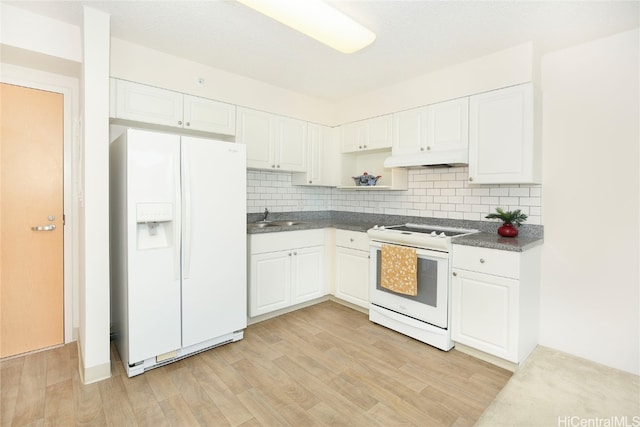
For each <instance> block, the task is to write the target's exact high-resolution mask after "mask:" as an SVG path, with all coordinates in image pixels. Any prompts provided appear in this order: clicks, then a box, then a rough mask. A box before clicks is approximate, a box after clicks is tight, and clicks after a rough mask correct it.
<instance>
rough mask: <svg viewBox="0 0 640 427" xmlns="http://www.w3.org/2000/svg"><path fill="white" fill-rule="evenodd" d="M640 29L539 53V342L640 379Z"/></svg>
mask: <svg viewBox="0 0 640 427" xmlns="http://www.w3.org/2000/svg"><path fill="white" fill-rule="evenodd" d="M639 39H640V34H639V32H638V30H636V31H632V32H627V33H622V34H619V35H615V36H612V37H608V38H604V39H600V40H597V41H594V42H591V43H587V44H583V45H580V46H577V47H573V48H570V49H566V50H562V51H558V52H554V53H551V54H548V55H546V56H545V57H543V62H542V79H543V89H544V102H543V108H544V110H543V111H544V116H543V126H544V133H543V137H544V144H543V188H544V206H543V215H544V225H545V242H544V246H543V262H542V300H541V307H542V313H541V315H542V322H541V343H542V344H543V345H546V346H549V347H553V348H556V349H559V350H562V351H565V352H567V353H571V354H574V355H577V356H581V357H584V358H586V359H590V360H594V361H596V362H600V363H603V364H605V365H609V366H613V367H616V368H619V369H623V370H625V371H629V372H632V373H635V374H639V373H640V353H639V350H638V349H639V347H640V328H639V325H640V318H639V315H638V312H639V311H640V300H639V289H638V288H639V283H640V280H639V274H638V264H639V251H638V239H639V235H638V234H639V224H638V223H639V216H638V215H639V213H638V204H639V176H638V169H639V168H638V166H639V159H638V141H639V130H638V129H639V126H640V123H639V120H640V119H639V117H640V111H639V107H638V102H639V101H638V97H639V84H638V76H639V69H638V63H639V54H638V52H639V50H640V46H639Z"/></svg>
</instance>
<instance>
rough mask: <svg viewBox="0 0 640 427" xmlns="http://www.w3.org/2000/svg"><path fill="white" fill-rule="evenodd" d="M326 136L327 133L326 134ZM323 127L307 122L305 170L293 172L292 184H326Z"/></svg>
mask: <svg viewBox="0 0 640 427" xmlns="http://www.w3.org/2000/svg"><path fill="white" fill-rule="evenodd" d="M327 136H328V135H327ZM326 149H327V147H325V127H324V126H320V125H316V124H313V123H307V157H306V167H305V172H304V173H301V174H293V175H292V176H291V183H292V184H294V185H327V184H326V183H325V171H324V166H325V150H326Z"/></svg>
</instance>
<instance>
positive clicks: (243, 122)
mask: <svg viewBox="0 0 640 427" xmlns="http://www.w3.org/2000/svg"><path fill="white" fill-rule="evenodd" d="M236 142H240V143H243V144H246V145H247V167H248V168H256V169H275V166H276V164H275V158H274V156H273V145H274V119H273V116H272V115H271V114H268V113H264V112H262V111H256V110H251V109H249V108H238V127H237V136H236Z"/></svg>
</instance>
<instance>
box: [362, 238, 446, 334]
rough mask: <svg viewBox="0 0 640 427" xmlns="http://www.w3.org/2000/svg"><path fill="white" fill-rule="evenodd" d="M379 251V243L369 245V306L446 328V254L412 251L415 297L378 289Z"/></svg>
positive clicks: (423, 250)
mask: <svg viewBox="0 0 640 427" xmlns="http://www.w3.org/2000/svg"><path fill="white" fill-rule="evenodd" d="M390 244H391V243H390ZM381 249H382V243H380V242H376V241H372V242H371V250H370V254H371V262H370V268H371V270H370V274H369V277H370V285H369V299H370V301H371V303H372V304H375V305H377V306H380V307H383V308H386V309H388V310H392V311H395V312H397V313H400V314H403V315H406V316H409V317H413V318H415V319H418V320H421V321H423V322H426V323H429V324H431V325H434V326H438V327H440V328H443V329H447V327H448V314H449V310H448V300H449V285H448V283H449V282H448V278H449V254H448V253H446V252H437V251H431V250H427V249H416V253H417V255H418V295H416V296H410V295H404V294H399V293H396V292H393V291H391V290H388V289H385V288H383V287H382V286H380V265H381V262H380V258H381Z"/></svg>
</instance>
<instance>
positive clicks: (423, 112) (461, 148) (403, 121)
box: [385, 98, 469, 167]
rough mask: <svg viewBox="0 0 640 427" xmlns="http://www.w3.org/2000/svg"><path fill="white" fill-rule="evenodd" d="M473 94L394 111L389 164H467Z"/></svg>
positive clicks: (401, 165) (392, 165)
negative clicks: (470, 104) (470, 99)
mask: <svg viewBox="0 0 640 427" xmlns="http://www.w3.org/2000/svg"><path fill="white" fill-rule="evenodd" d="M468 146H469V98H460V99H454V100H451V101H446V102H440V103H438V104H433V105H429V106H426V107H420V108H413V109H411V110H406V111H400V112H397V113H394V114H393V150H392V157H391V158H390V159H388V160H387V161H385V166H387V167H404V166H418V165H437V164H466V163H467V161H468V155H469V154H468Z"/></svg>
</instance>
